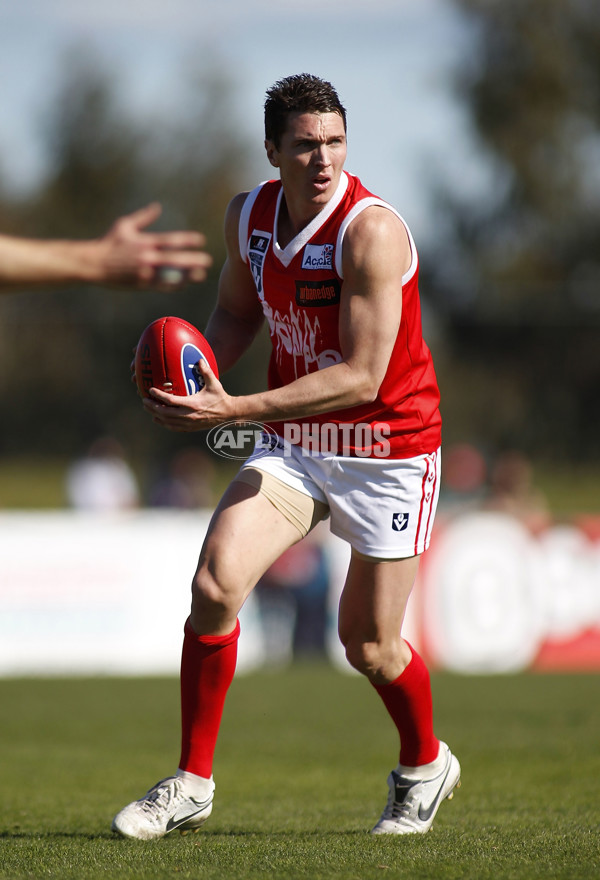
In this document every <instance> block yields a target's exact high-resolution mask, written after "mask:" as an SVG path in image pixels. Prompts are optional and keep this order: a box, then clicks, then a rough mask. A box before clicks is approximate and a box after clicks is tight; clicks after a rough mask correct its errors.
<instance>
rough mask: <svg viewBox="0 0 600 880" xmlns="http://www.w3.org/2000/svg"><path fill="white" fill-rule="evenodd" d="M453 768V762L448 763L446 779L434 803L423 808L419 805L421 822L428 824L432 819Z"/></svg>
mask: <svg viewBox="0 0 600 880" xmlns="http://www.w3.org/2000/svg"><path fill="white" fill-rule="evenodd" d="M451 766H452V763H451V761H448V767H447V768H446V772H445V773H444V778H443V779H442V781H441V784H440V787H439V789H438V793H437V795H436V796H435V797H434V799H433V800H432V802H431V803H430V804H429V806H428V807H425V808H423V805H422V804H419V819H420V820H421V822H427V821H428V820H429V819H431V816H432V813H433V811H434V810H435V808H436V806H437V805H438V803H439V800H440V797H441V795H442V791H443V788H444V783H445V782H446V779H447V778H448V774H449V773H450V767H451Z"/></svg>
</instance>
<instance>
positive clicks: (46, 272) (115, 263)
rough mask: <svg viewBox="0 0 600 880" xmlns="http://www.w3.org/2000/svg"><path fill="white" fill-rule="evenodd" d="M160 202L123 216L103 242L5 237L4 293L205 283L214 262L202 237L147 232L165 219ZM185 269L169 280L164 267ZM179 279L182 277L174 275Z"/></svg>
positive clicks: (0, 256)
mask: <svg viewBox="0 0 600 880" xmlns="http://www.w3.org/2000/svg"><path fill="white" fill-rule="evenodd" d="M160 212H161V207H160V205H158V204H157V203H153V204H150V205H148V206H147V207H145V208H142V209H140V210H139V211H135V212H134V213H133V214H128V215H126V216H124V217H120V218H119V219H118V220H117V221H116V222H115V223H114V224H113V225H112V226H111V228H110V229H109V230H108V232H107V233H106V234H105V235H104V236H102V237H101V238H98V239H93V240H88V241H71V240H64V241H60V240H42V239H26V238H17V237H12V236H1V235H0V291H2V290H4V289H7V288H15V287H24V286H35V285H42V284H44V285H51V286H53V285H61V284H71V283H74V282H82V283H91V284H119V285H128V286H134V287H154V288H159V289H171V288H172V287H174V286H177V285H178V284H180V283H181V281H182V280H186V279H188V280H190V281H202V280H204V278H205V277H206V272H207V269H208V268H209V266H210V265H211V263H212V259H211V257H210V256H209V255H208V254H207V253H206V252H205V251H203V250H202V247H203V245H204V236H203V235H201V234H200V233H198V232H193V231H182V232H147V231H146V227H147V226H149V225H150V224H151V223H153V222H154V221H155V220H157V219H158V217H159V216H160ZM166 267H175V268H179V269H182V270H183V272H184V275H183V276H182V277H180V278H179V279H178V280H175V281H174V282H173V281H169V280H168V279H165V278H164V277H161V272H160V270H161V268H166ZM173 277H174V278H176V277H177V276H176V275H175V276H173Z"/></svg>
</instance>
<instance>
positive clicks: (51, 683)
mask: <svg viewBox="0 0 600 880" xmlns="http://www.w3.org/2000/svg"><path fill="white" fill-rule="evenodd" d="M433 688H434V698H435V705H436V722H437V730H438V733H439V735H440V736H442V737H443V738H445V739H447V741H448V742H449V743H450V744H451V746H452V748H453V750H454V751H455V752H456V754H457V755H458V756H459V758H460V760H461V763H462V768H463V784H462V787H461V789H460V790H459V791H458V793H457V795H456V797H455V798H454V800H453V801H452V802H448V803H444V804H443V805H442V808H441V809H440V812H439V814H438V817H437V819H436V822H435V826H434V829H433V831H432V832H431V833H430V834H427V835H424V836H422V837H421V836H417V837H409V838H386V837H384V838H381V837H377V838H372V837H370V836H369V835H368V834H367V833H366V832H367V831H368V829H369V828H370V826H371V825H372V824H373V823H374V821H375V820H376V819H377V817H378V815H379V813H380V811H381V809H382V807H383V804H384V802H385V798H386V791H387V789H386V784H385V780H386V776H387V773H388V771H389V769H390V768H391V766H392V764H393V763H395V759H396V748H397V743H396V737H395V731H393V729H392V728H391V723H390V722H388V720H387V716H386V715H385V712H384V710H383V707H382V706H381V705H380V703H379V700H378V698H377V696H376V694H375V693H374V692H373V691H372V689H371V688H370V687H369V686H368V685H367V684H366V683H365V682H364V681H363V680H362V679H360V678H358V677H352V676H344V675H341V674H340V673H337V672H336V671H334V670H332V669H331V668H329V667H328V666H320V665H315V666H311V665H307V666H303V665H299V666H294V667H292V668H290V669H289V670H287V671H284V672H272V673H268V672H266V673H260V674H253V675H251V676H247V677H241V678H239V679H237V680H236V681H235V682H234V684H233V686H232V689H231V692H230V695H229V699H228V703H227V706H226V710H225V717H224V724H223V731H222V737H221V740H220V742H219V746H218V750H217V756H216V767H215V777H216V781H217V797H216V804H215V810H214V812H213V815H212V817H211V818H210V820H209V822H208V823H207V825H206V826H205V829H206V830H204V831H201V832H200V833H199V834H195V835H188V836H181V835H179V834H173V835H171V836H169V837H167V838H165V839H163V840H160V841H153V842H150V843H142V842H138V841H127V840H121V839H119V838H116V837H114V836H113V835H112V834H111V832H110V830H109V828H110V821H111V818H112V816H113V814H114V813H115V812H116V811H117V810H118V809H120V807H121V806H123V805H124V804H125V803H126V802H127V801H129V800H131V799H132V798H134V797H137V796H139V795H140V794H142V793H143V791H145V789H146V788H147V787H148V786H149V785H150V784H152V783H154V782H156V781H157V780H158V779H159V778H160V777H161V776H164V775H167V774H168V773H170V772H172V770H174V768H175V765H176V762H177V757H178V748H177V745H178V744H177V739H178V729H179V725H178V696H177V682H176V681H175V680H171V679H140V680H130V679H100V680H99V679H95V680H77V679H74V680H54V679H51V680H4V681H0V712H1V713H2V724H1V731H0V755H1V756H2V773H1V779H2V790H3V793H2V798H1V800H0V816H1V819H0V877H1V878H2V880H8V878H11V880H13V878H14V880H17V878H28V880H31V878H46V877H55V878H63V880H69V878H77V880H88V878H89V880H96V878H140V880H141V878H145V880H151V878H184V877H185V878H199V880H200V878H202V880H215V878H223V880H225V878H227V880H266V878H277V880H279V878H281V880H283V878H287V880H294V878H305V880H321V878H328V880H330V878H340V880H342V878H343V880H371V878H384V880H391V878H411V880H430V878H433V880H452V878H457V880H458V878H477V880H486V878H490V880H492V878H493V880H499V878H540V880H541V878H544V880H551V878H564V880H576V878H584V877H585V878H587V877H590V878H591V877H598V876H600V828H599V823H600V749H599V743H600V699H599V697H600V681H599V679H598V677H597V676H592V675H589V676H583V675H582V676H570V675H568V676H567V675H565V676H535V675H523V676H516V677H512V676H511V677H495V678H487V677H481V678H479V677H475V678H466V677H465V678H463V677H458V676H451V675H447V674H437V675H434V676H433Z"/></svg>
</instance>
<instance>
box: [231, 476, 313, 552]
mask: <svg viewBox="0 0 600 880" xmlns="http://www.w3.org/2000/svg"><path fill="white" fill-rule="evenodd" d="M235 480H238V481H239V482H242V483H248V484H249V485H250V486H252V487H253V488H254V489H258V491H259V492H260V493H261V494H262V495H264V496H265V498H268V499H269V501H270V502H271V504H273V506H274V507H276V508H277V510H279V512H280V513H282V514H283V515H284V516H285V518H286V519H288V520H289V521H290V522H291V523H292V525H295V526H296V528H297V529H298V531H299V532H300V534H301V535H302V537H303V538H304V537H306V535H308V533H309V532H310V531H311V529H313V528H314V527H315V526H316V524H317V523H318V522H320V521H321V520H322V519H325V517H326V516H327V514H328V513H329V505H327V504H324V503H323V502H322V501H319V500H318V499H317V498H312V497H311V496H310V495H306V494H305V493H304V492H300V491H299V490H298V489H295V488H294V487H293V486H288V484H287V483H284V482H283V481H282V480H280V479H279V478H278V477H274V476H273V474H270V473H268V472H267V471H261V470H259V469H258V468H254V467H244V468H242V469H241V471H240V472H239V473H238V474H237V476H236V477H235Z"/></svg>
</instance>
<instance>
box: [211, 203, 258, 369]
mask: <svg viewBox="0 0 600 880" xmlns="http://www.w3.org/2000/svg"><path fill="white" fill-rule="evenodd" d="M245 198H246V193H240V195H238V196H236V197H235V199H233V201H232V202H231V204H230V205H229V208H228V210H227V215H226V217H225V243H226V246H227V259H226V261H225V264H224V266H223V269H222V271H221V276H220V278H219V294H218V298H217V305H216V306H215V309H214V311H213V313H212V315H211V316H210V319H209V321H208V324H207V326H206V330H205V331H204V335H205V336H206V338H207V340H208V342H209V343H210V345H211V347H212V350H213V351H214V353H215V357H216V359H217V363H218V365H219V372H220V373H225V372H226V371H227V370H228V369H229V368H230V367H232V366H233V365H234V364H235V363H236V362H237V361H238V360H239V358H240V357H241V355H242V354H243V353H244V352H245V351H246V349H247V348H248V347H249V346H250V345H251V343H252V341H253V339H254V337H255V336H256V334H257V333H258V331H259V330H260V328H261V326H262V323H263V320H264V316H263V311H262V307H261V305H260V302H259V299H258V296H257V294H256V287H255V285H254V281H253V280H252V276H251V274H250V269H249V268H248V266H247V265H246V263H244V261H243V260H242V258H241V256H240V251H239V244H238V226H239V219H240V211H241V209H242V205H243V204H244V201H245Z"/></svg>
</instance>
